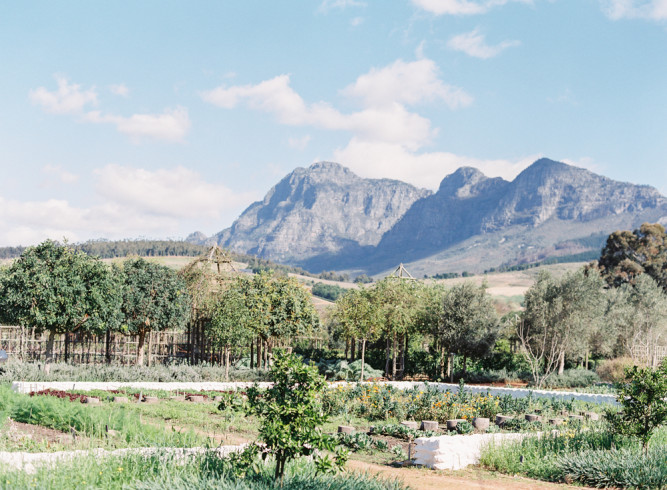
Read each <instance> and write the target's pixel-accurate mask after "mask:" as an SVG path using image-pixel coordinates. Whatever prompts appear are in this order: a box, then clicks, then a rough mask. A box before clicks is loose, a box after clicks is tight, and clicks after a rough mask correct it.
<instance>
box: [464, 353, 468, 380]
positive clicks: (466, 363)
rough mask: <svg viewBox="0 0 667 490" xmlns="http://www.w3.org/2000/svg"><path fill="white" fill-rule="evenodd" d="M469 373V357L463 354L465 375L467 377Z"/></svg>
mask: <svg viewBox="0 0 667 490" xmlns="http://www.w3.org/2000/svg"><path fill="white" fill-rule="evenodd" d="M467 372H468V355H467V354H463V375H464V376H465V374H466V373H467Z"/></svg>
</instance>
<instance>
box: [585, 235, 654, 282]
mask: <svg viewBox="0 0 667 490" xmlns="http://www.w3.org/2000/svg"><path fill="white" fill-rule="evenodd" d="M597 266H598V267H599V268H600V271H601V273H602V276H603V277H604V278H605V280H606V281H607V283H608V284H609V285H610V286H616V287H618V286H620V285H622V284H626V283H630V284H633V283H634V281H635V279H636V278H637V277H638V276H640V275H641V274H644V273H645V274H648V275H649V276H651V277H652V278H653V279H654V280H655V281H656V282H657V283H658V284H659V285H660V287H662V288H663V289H665V290H667V234H665V228H664V227H663V226H662V225H660V224H657V223H654V224H651V223H644V224H643V225H641V227H640V228H639V229H638V230H634V231H633V232H630V231H615V232H614V233H612V234H611V235H609V238H607V243H606V244H605V247H604V248H603V249H602V254H601V255H600V259H599V260H598V263H597Z"/></svg>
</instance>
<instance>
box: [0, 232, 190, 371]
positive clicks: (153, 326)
mask: <svg viewBox="0 0 667 490" xmlns="http://www.w3.org/2000/svg"><path fill="white" fill-rule="evenodd" d="M189 313H190V300H189V296H188V293H187V287H186V284H185V282H184V281H183V279H181V278H180V277H178V275H177V274H176V273H175V272H174V271H172V270H171V269H168V268H167V267H163V266H160V265H158V264H154V263H151V262H148V261H146V260H143V259H141V258H135V259H130V260H127V261H125V262H124V263H123V264H122V265H120V266H113V267H110V266H108V265H106V264H104V263H103V262H102V261H101V260H100V259H98V258H94V257H91V256H90V255H87V254H85V253H83V252H82V251H79V250H75V249H73V248H71V247H67V246H63V245H59V244H57V243H55V242H53V241H46V242H44V243H42V244H40V245H38V246H36V247H29V248H27V249H25V250H24V251H23V253H22V254H21V256H20V257H19V258H18V259H17V260H15V261H14V262H13V263H12V264H11V265H10V266H9V267H7V268H4V269H0V322H2V323H5V324H12V325H21V326H23V327H27V328H31V329H34V330H35V333H37V334H41V333H43V332H48V333H49V339H48V342H47V359H50V358H51V357H52V353H53V340H54V337H55V335H56V334H59V333H60V334H62V333H64V334H68V333H72V332H85V333H89V334H92V335H99V334H103V333H105V332H122V333H124V334H127V335H138V337H139V351H138V362H140V363H142V362H143V352H144V339H145V336H146V333H147V332H148V331H150V330H164V329H166V328H173V327H175V326H182V325H184V324H185V322H186V321H187V319H188V317H189ZM65 339H66V340H65V359H67V357H68V346H69V342H68V341H69V336H66V337H65Z"/></svg>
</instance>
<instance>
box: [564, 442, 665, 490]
mask: <svg viewBox="0 0 667 490" xmlns="http://www.w3.org/2000/svg"><path fill="white" fill-rule="evenodd" d="M665 461H667V447H664V446H662V447H657V448H652V449H651V450H649V451H648V453H647V454H642V453H641V451H639V450H638V449H630V448H626V449H620V450H611V451H601V450H589V451H581V452H579V453H576V454H568V455H564V456H562V457H561V458H559V460H558V462H557V467H558V470H559V471H560V472H561V473H562V476H563V479H565V480H566V481H572V480H574V481H578V482H580V483H582V484H584V485H589V486H592V487H621V488H624V487H632V488H664V487H665V486H667V464H665Z"/></svg>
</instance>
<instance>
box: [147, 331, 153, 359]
mask: <svg viewBox="0 0 667 490" xmlns="http://www.w3.org/2000/svg"><path fill="white" fill-rule="evenodd" d="M151 350H153V333H152V332H148V353H147V354H146V360H147V361H148V367H151V364H152V363H151V360H152V359H151Z"/></svg>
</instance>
